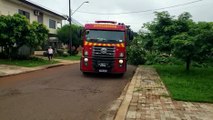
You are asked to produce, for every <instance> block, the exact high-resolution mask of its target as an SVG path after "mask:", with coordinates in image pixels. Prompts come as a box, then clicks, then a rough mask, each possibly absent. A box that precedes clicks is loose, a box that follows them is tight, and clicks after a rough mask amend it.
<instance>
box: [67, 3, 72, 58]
mask: <svg viewBox="0 0 213 120" xmlns="http://www.w3.org/2000/svg"><path fill="white" fill-rule="evenodd" d="M71 14H72V10H71V0H69V19H68V20H69V24H70V27H69V36H70V37H69V38H70V39H69V51H70V56H71V55H72V29H71V25H72V17H71Z"/></svg>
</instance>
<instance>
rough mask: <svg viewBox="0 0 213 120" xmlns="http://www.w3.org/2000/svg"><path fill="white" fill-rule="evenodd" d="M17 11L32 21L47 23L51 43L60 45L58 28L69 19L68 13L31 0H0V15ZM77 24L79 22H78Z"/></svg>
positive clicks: (56, 45) (55, 45)
mask: <svg viewBox="0 0 213 120" xmlns="http://www.w3.org/2000/svg"><path fill="white" fill-rule="evenodd" d="M16 13H19V14H22V15H24V16H26V17H27V18H28V19H29V20H30V22H31V23H32V22H33V21H37V22H39V23H42V24H44V25H46V26H47V28H48V29H49V42H50V44H51V45H52V46H53V47H58V44H57V43H58V39H57V37H56V34H57V28H60V27H61V26H62V21H63V20H66V19H67V16H66V15H61V14H59V13H57V12H54V11H52V10H49V9H47V8H45V7H43V6H40V5H38V4H36V3H33V2H31V1H29V0H0V15H13V14H16ZM73 21H74V20H73ZM74 22H75V21H74ZM74 24H75V23H74ZM77 24H79V23H78V22H77Z"/></svg>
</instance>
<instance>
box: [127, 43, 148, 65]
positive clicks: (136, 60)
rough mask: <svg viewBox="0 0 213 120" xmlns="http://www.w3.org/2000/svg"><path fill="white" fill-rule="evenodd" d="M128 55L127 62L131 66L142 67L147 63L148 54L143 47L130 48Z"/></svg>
mask: <svg viewBox="0 0 213 120" xmlns="http://www.w3.org/2000/svg"><path fill="white" fill-rule="evenodd" d="M127 53H128V57H127V60H128V62H129V63H130V64H133V65H141V64H144V63H145V62H146V60H145V54H146V52H145V51H144V49H143V48H141V47H135V46H130V47H128V48H127Z"/></svg>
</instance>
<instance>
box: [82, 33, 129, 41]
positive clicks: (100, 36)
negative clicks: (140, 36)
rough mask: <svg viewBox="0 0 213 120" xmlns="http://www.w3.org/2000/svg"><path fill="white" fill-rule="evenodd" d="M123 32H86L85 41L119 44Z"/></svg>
mask: <svg viewBox="0 0 213 120" xmlns="http://www.w3.org/2000/svg"><path fill="white" fill-rule="evenodd" d="M124 35H125V34H124V31H105V30H86V40H87V41H90V42H106V43H121V42H124Z"/></svg>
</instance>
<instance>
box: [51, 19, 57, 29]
mask: <svg viewBox="0 0 213 120" xmlns="http://www.w3.org/2000/svg"><path fill="white" fill-rule="evenodd" d="M49 28H53V29H56V21H55V20H51V19H49Z"/></svg>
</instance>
